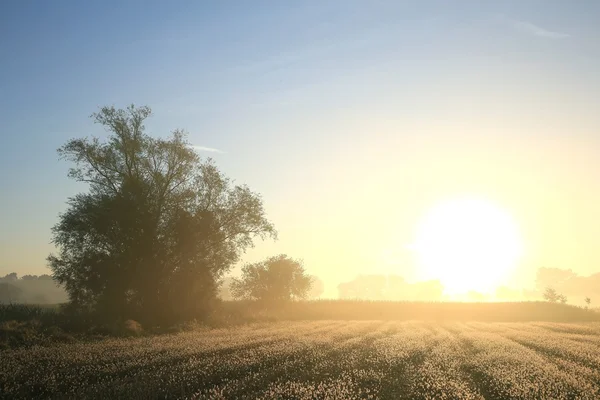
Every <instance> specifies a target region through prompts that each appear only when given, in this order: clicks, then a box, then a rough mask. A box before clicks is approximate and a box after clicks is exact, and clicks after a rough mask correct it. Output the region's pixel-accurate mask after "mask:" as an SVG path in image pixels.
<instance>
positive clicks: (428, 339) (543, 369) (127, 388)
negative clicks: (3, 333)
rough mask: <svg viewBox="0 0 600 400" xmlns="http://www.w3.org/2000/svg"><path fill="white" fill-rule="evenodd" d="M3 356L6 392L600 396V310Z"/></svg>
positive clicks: (62, 347)
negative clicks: (544, 318) (584, 318)
mask: <svg viewBox="0 0 600 400" xmlns="http://www.w3.org/2000/svg"><path fill="white" fill-rule="evenodd" d="M0 360H1V362H0V394H1V395H2V397H3V398H73V399H82V398H112V399H118V398H140V399H150V398H187V399H255V398H256V399H354V398H356V399H359V398H360V399H363V398H364V399H368V398H371V399H378V398H379V399H483V398H485V399H599V398H600V323H595V322H592V323H579V324H575V323H550V322H539V323H536V322H529V323H482V322H465V323H463V322H438V323H436V322H413V321H408V322H400V321H314V322H272V323H259V324H249V325H245V326H240V327H234V328H226V329H197V330H193V331H187V332H181V333H176V334H168V335H159V336H148V337H141V338H125V339H115V338H113V339H106V340H102V341H97V342H92V343H75V344H56V345H51V346H46V347H40V346H34V347H29V348H21V349H12V350H4V351H2V352H0Z"/></svg>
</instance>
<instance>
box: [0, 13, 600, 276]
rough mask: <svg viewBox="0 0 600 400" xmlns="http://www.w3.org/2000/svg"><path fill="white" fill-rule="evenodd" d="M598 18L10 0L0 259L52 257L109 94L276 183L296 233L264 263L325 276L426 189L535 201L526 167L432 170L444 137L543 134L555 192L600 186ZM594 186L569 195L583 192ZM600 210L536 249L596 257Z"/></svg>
mask: <svg viewBox="0 0 600 400" xmlns="http://www.w3.org/2000/svg"><path fill="white" fill-rule="evenodd" d="M599 18H600V3H598V2H596V1H578V2H576V3H571V2H565V1H506V2H494V3H492V2H480V1H461V2H448V1H429V2H428V1H423V2H408V1H407V2H400V1H373V2H366V1H325V2H323V1H299V2H278V1H254V2H246V1H223V2H217V1H215V2H207V1H206V2H197V1H189V2H181V1H173V2H149V1H144V2H142V1H121V2H114V1H104V2H75V1H60V2H43V1H3V2H1V3H0V54H1V60H2V61H1V63H0V121H1V124H2V126H1V128H0V187H2V196H1V197H0V274H3V273H8V272H11V271H13V270H15V271H17V272H19V273H21V274H24V273H41V272H45V271H46V270H45V261H44V258H45V257H46V255H47V254H48V253H49V252H50V251H52V246H51V245H50V244H49V240H50V228H51V226H52V225H53V224H54V223H55V221H56V217H57V215H58V213H59V212H60V211H61V210H63V209H64V202H65V200H66V198H67V197H68V196H70V195H72V194H74V193H75V192H76V191H78V190H81V189H82V188H81V187H79V186H77V185H76V184H75V183H73V182H70V181H68V180H67V178H66V172H67V169H68V165H67V164H66V163H65V162H61V161H59V160H58V158H57V155H56V151H55V150H56V148H58V147H59V146H60V145H61V144H63V143H64V142H65V141H66V140H68V139H69V138H71V137H80V136H87V135H100V136H102V135H104V134H105V133H104V132H103V131H102V130H99V128H98V127H97V126H94V125H93V124H92V122H91V120H90V119H89V118H88V116H89V115H90V114H91V113H92V112H94V111H96V110H97V108H98V107H99V106H103V105H111V104H114V105H115V106H118V107H123V106H126V105H128V104H130V103H135V104H139V105H142V104H147V105H149V106H151V107H152V108H153V110H154V113H155V115H154V116H153V117H152V119H151V121H150V122H149V123H148V124H147V126H148V130H149V132H150V133H151V134H153V135H166V134H167V133H168V132H170V131H171V130H173V129H175V128H184V129H186V130H187V131H188V132H189V134H190V141H191V142H193V143H194V144H196V145H198V146H206V147H209V148H215V149H218V150H220V151H221V152H205V153H204V154H205V155H206V156H212V157H214V158H215V160H216V161H217V163H218V165H219V166H220V167H221V168H222V169H223V170H224V171H225V172H226V173H227V174H228V175H230V176H231V177H232V178H234V179H236V180H237V181H240V182H244V183H248V184H249V185H250V187H252V188H253V189H254V190H256V191H258V192H260V193H262V194H263V196H264V200H265V205H266V207H267V211H268V213H269V215H270V216H271V218H272V219H273V222H274V223H275V224H276V226H277V228H278V229H279V231H280V237H281V240H280V241H279V242H277V243H274V244H273V243H269V244H260V245H259V246H257V248H256V249H255V250H253V251H251V252H250V253H249V254H248V256H247V259H248V260H252V259H255V258H260V257H263V256H266V255H270V253H272V252H287V253H290V255H292V256H294V257H299V258H304V259H305V262H306V263H307V267H308V268H309V270H310V271H311V272H314V273H316V274H319V273H321V272H322V275H325V276H326V278H327V277H331V279H333V278H334V277H337V276H344V277H352V276H354V275H355V274H356V273H360V272H364V271H365V270H366V271H369V270H371V269H372V268H371V267H365V265H375V264H377V263H380V262H381V259H380V258H378V257H379V255H378V254H388V255H389V254H390V252H392V253H394V254H395V250H394V246H395V245H394V243H393V240H397V241H398V243H397V246H398V247H399V248H400V247H402V243H404V242H406V241H409V240H410V238H409V236H410V232H411V230H412V229H413V226H414V224H415V219H416V218H417V217H416V216H415V215H419V213H422V212H424V211H423V208H424V207H425V205H423V204H429V203H431V202H435V199H436V198H437V197H436V196H444V195H451V194H452V193H454V192H456V191H460V190H463V191H464V190H468V191H471V192H478V191H484V192H485V193H484V195H486V196H494V194H493V192H494V190H496V189H497V191H498V192H502V193H499V194H498V193H496V194H497V195H498V197H497V198H495V199H496V200H497V201H498V202H503V201H504V202H505V204H504V206H505V207H507V208H511V207H513V208H516V209H518V210H516V211H514V213H515V214H519V213H520V212H521V213H527V212H529V215H531V209H530V208H527V207H525V206H522V207H521V208H519V206H515V205H514V204H517V203H519V202H518V201H517V200H514V201H513V203H514V204H512V203H511V201H512V200H510V199H509V198H511V199H512V198H513V197H515V196H516V195H514V194H515V193H518V190H519V189H518V188H517V187H516V186H515V185H516V184H515V183H514V182H517V181H518V179H513V180H512V181H511V182H512V183H511V185H512V186H510V187H506V188H505V189H498V188H504V186H502V185H500V184H498V185H496V186H495V187H492V188H491V189H490V188H487V189H484V188H483V187H484V186H482V185H483V183H481V182H483V181H484V180H477V179H479V178H477V179H476V178H473V179H471V180H469V179H466V181H469V182H471V183H470V184H469V185H470V186H469V185H467V184H465V185H463V186H460V187H458V186H456V187H452V188H449V187H447V185H446V186H444V185H445V184H444V183H443V182H446V183H447V182H448V180H447V179H446V180H443V179H442V180H440V179H439V177H440V173H439V171H438V172H436V173H433V172H432V176H434V178H431V181H430V182H431V184H430V185H426V184H424V183H423V182H429V181H426V179H425V178H424V176H426V175H427V173H428V172H427V171H429V170H430V169H431V168H434V169H435V168H439V170H440V171H443V170H447V168H446V167H444V166H443V165H442V164H444V163H443V162H442V161H440V160H444V157H446V156H441V155H440V154H438V153H439V152H440V151H441V152H442V153H444V149H447V148H452V146H457V148H456V151H457V152H460V151H463V150H464V148H465V147H469V149H470V150H469V152H468V153H465V156H466V157H467V158H468V157H471V156H473V157H480V156H481V152H482V151H487V150H490V149H495V150H494V151H496V150H497V149H498V148H501V149H502V151H500V150H497V153H494V154H493V155H491V156H490V157H491V158H492V159H495V160H497V161H498V163H506V164H507V165H508V164H510V163H511V161H510V160H513V159H514V157H513V156H514V151H517V153H519V151H520V153H519V154H521V156H519V157H520V158H519V160H520V161H519V162H521V163H525V162H526V161H527V160H531V159H532V157H533V158H534V159H535V157H537V156H536V155H535V154H536V152H535V149H536V148H538V149H541V151H545V153H544V154H550V155H548V156H547V157H546V156H543V157H542V158H541V159H540V160H539V165H536V166H531V168H532V169H529V170H527V171H529V172H531V174H530V175H527V173H525V174H524V175H525V176H529V177H530V181H527V182H525V181H523V183H522V185H524V186H525V187H528V188H530V187H531V185H532V182H537V183H536V185H537V184H539V182H541V181H543V182H545V183H543V184H544V185H546V186H544V187H543V188H539V190H537V191H536V192H535V193H536V195H539V196H540V198H543V196H542V194H548V193H553V189H552V188H555V189H556V188H558V189H557V190H556V191H557V192H561V193H563V194H564V193H566V192H568V190H567V189H565V188H566V187H571V186H569V185H573V182H575V181H577V182H578V181H579V180H581V182H580V184H581V187H579V186H578V188H577V190H580V191H583V190H584V189H583V188H586V189H589V188H590V185H594V184H595V185H597V184H598V182H600V180H597V178H600V177H599V176H598V172H595V171H600V168H599V167H600V165H598V161H596V156H598V155H600V154H596V153H595V152H594V150H592V149H593V148H594V146H596V145H598V144H600V142H599V141H598V139H597V136H598V135H600V133H599V132H600V131H599V130H598V128H599V127H600V123H599V121H598V116H597V110H598V105H599V103H600V101H599V100H600V80H599V78H598V74H597V72H598V71H599V70H600V46H598V44H599V43H600V27H599V26H598V24H597V22H598V20H599ZM465 140H468V141H469V145H468V146H459V144H460V143H461V141H465ZM473 143H475V144H473ZM494 143H497V145H494ZM509 144H510V145H509ZM565 146H566V147H565ZM515 149H521V150H515ZM544 149H546V150H547V151H546V150H544ZM561 149H567V150H565V152H562V153H561ZM598 149H600V147H598ZM448 151H450V150H448ZM599 152H600V150H599ZM454 154H458V153H454ZM461 154H462V153H461ZM477 154H479V155H477ZM573 154H576V155H575V156H573ZM538 156H539V154H538ZM511 157H513V158H511ZM561 157H562V158H561ZM459 158H460V159H462V160H464V159H465V158H464V157H462V158H461V157H459ZM456 159H457V158H456V157H454V158H453V159H452V160H454V161H455V160H456ZM428 160H437V161H435V162H439V165H437V164H435V163H434V164H432V163H431V162H429V163H428ZM448 160H449V159H448ZM581 160H586V162H587V161H589V162H588V163H587V164H585V165H584V164H582V163H583V161H581ZM454 161H452V162H454ZM578 161H581V162H580V164H581V165H579V164H578ZM482 162H483V161H482ZM562 162H564V163H567V164H568V165H569V167H568V168H575V169H568V168H567V169H566V170H565V169H564V168H562V167H560V165H561V164H560V163H562ZM517 164H518V163H517ZM574 164H577V165H575V166H574ZM452 165H458V164H452ZM519 165H520V164H519ZM521 167H522V165H521ZM457 168H458V167H457ZM485 168H488V166H485ZM485 168H484V169H485ZM490 168H491V167H490ZM536 168H537V169H536ZM553 168H554V169H553ZM577 168H578V169H577ZM417 169H418V170H419V171H420V172H419V173H418V174H417V175H414V174H413V175H411V173H410V171H415V170H417ZM450 169H452V168H450ZM534 169H535V171H534ZM407 171H409V172H407ZM490 171H491V170H490ZM521 171H522V170H521ZM554 172H556V173H554ZM490 173H491V172H490ZM581 174H583V177H582V176H581ZM521 175H523V174H519V173H518V172H515V175H514V176H517V177H520V176H521ZM507 179H508V178H507ZM519 179H520V178H519ZM523 179H525V178H523ZM528 179H529V178H528ZM466 181H465V182H466ZM475 181H477V182H475ZM415 182H417V183H415ZM440 182H442V183H440ZM453 182H454V181H453ZM457 182H458V181H457ZM457 185H458V184H457ZM553 185H554V186H553ZM561 185H562V186H561ZM386 188H388V189H386ZM390 188H391V189H390ZM440 188H441V189H440ZM494 188H496V189H494ZM560 188H562V189H560ZM402 189H404V190H402ZM486 190H487V191H486ZM503 190H504V191H503ZM565 190H566V192H565ZM569 190H570V189H569ZM573 190H575V189H573ZM594 190H595V189H594ZM453 191H454V192H453ZM410 193H420V195H419V196H416V195H415V196H416V197H414V198H411V197H410V196H411V194H410ZM503 193H504V194H506V193H510V194H511V195H506V196H504V195H503ZM569 193H570V192H569ZM573 193H575V192H573ZM577 193H579V192H577ZM593 193H594V194H593V195H592V194H590V196H589V199H588V200H581V198H580V196H579V195H577V194H572V198H571V197H569V198H566V199H565V198H562V197H561V198H560V199H559V198H557V199H556V200H555V202H556V207H558V208H560V209H562V210H564V209H568V208H570V207H571V208H581V207H584V206H582V205H581V204H579V202H581V201H588V202H590V204H591V203H592V202H593V201H595V199H596V198H595V197H594V196H595V192H593ZM523 195H525V194H523ZM503 196H504V197H503ZM557 196H558V195H557ZM565 196H566V195H565ZM563 197H564V196H563ZM551 201H554V200H552V199H551ZM519 204H521V205H522V204H524V203H523V202H521V203H519ZM531 207H533V206H531ZM585 207H587V203H586V205H585ZM585 207H584V208H585ZM590 207H591V205H590ZM367 209H377V210H378V211H377V213H375V214H369V213H368V212H367V211H366V210H367ZM402 210H404V211H402ZM586 210H587V208H586ZM548 212H551V211H548ZM559 217H560V216H558V217H557V218H559ZM591 217H592V215H590V214H589V212H586V213H585V214H581V215H578V216H576V217H568V216H564V215H563V217H562V218H563V219H562V220H560V221H566V222H565V223H567V222H568V223H569V224H572V225H573V226H572V227H568V228H565V227H564V226H562V225H561V228H560V230H561V231H563V232H566V233H565V235H569V237H570V238H573V237H577V238H579V237H583V238H584V239H581V240H583V243H584V245H581V244H577V243H573V244H571V245H569V246H571V247H569V248H568V249H565V250H564V251H563V252H556V253H552V252H544V251H542V250H543V249H549V248H552V247H553V246H551V245H549V244H548V243H555V242H561V240H562V242H561V243H566V242H565V241H564V240H563V239H564V238H563V239H561V238H560V237H554V238H545V237H543V235H542V234H541V233H538V236H535V237H536V239H532V241H534V242H535V241H536V240H537V242H536V243H537V244H536V245H535V246H532V248H536V249H538V250H536V251H537V252H536V251H532V254H535V256H533V255H532V257H533V258H532V261H531V262H532V265H533V263H536V264H537V263H542V262H545V261H550V262H555V263H557V264H561V263H566V262H568V261H569V260H571V259H572V258H569V256H568V255H567V254H572V252H573V251H579V252H580V253H583V254H585V257H584V256H581V257H582V258H581V260H579V259H578V262H579V263H580V265H581V267H580V268H581V272H582V273H590V272H592V271H593V268H594V263H595V262H596V258H595V256H594V255H593V254H592V253H593V246H594V243H593V240H592V235H593V234H595V233H596V231H594V230H593V229H594V228H592V227H591V226H590V225H588V222H585V221H587V220H589V219H590V218H591ZM531 218H533V217H531ZM546 219H547V218H543V217H542V216H540V217H539V221H541V220H546ZM352 221H354V222H352ZM536 221H537V222H539V221H538V220H535V221H532V220H529V222H524V225H528V224H529V225H531V226H533V225H535V224H536ZM573 221H575V222H573ZM538 225H539V224H538ZM536 229H537V230H536ZM536 229H534V228H531V230H535V231H536V232H538V231H541V230H542V228H539V227H538V228H536ZM315 232H316V233H315ZM366 232H368V234H367V233H366ZM365 235H367V236H369V237H370V238H369V240H365ZM392 237H394V238H396V239H393V240H392V239H390V238H392ZM565 237H566V236H565ZM381 243H386V245H385V246H387V247H386V248H383V247H385V246H384V245H381V246H379V244H381ZM569 243H571V242H569ZM362 244H364V246H363V245H362ZM382 246H383V247H382ZM390 246H391V250H390ZM536 246H537V247H536ZM565 246H567V245H566V244H565ZM573 246H575V247H573ZM577 246H584V247H585V248H583V249H580V248H579V247H577ZM586 246H587V247H586ZM380 247H381V248H380ZM569 249H570V250H569ZM326 252H328V253H333V254H335V255H331V254H328V255H327V256H324V254H325V253H326ZM569 252H571V253H569ZM386 257H387V256H386ZM397 257H398V259H399V260H400V259H402V256H397ZM536 257H537V258H536ZM386 262H387V261H386ZM332 263H336V266H332ZM338 264H339V265H338ZM392 264H393V265H396V264H402V261H397V263H396V264H394V262H392ZM557 266H564V265H562V264H561V265H557ZM568 267H573V266H572V265H569V266H568ZM382 268H383V267H382ZM385 268H396V267H385ZM397 268H398V271H397V272H398V273H399V274H405V275H410V274H411V273H412V272H411V269H410V267H397ZM331 271H334V272H331ZM387 272H389V270H388V271H387Z"/></svg>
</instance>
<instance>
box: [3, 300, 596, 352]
mask: <svg viewBox="0 0 600 400" xmlns="http://www.w3.org/2000/svg"><path fill="white" fill-rule="evenodd" d="M314 320H396V321H408V320H422V321H435V322H445V321H463V322H465V321H479V322H527V321H546V322H591V321H600V313H598V312H595V311H590V310H585V309H583V308H580V307H575V306H570V305H565V304H556V303H554V304H553V303H547V302H521V303H443V302H439V303H436V302H431V303H427V302H394V301H361V300H317V301H303V302H291V303H288V304H279V305H278V306H277V307H267V308H264V307H261V306H260V305H259V304H258V303H256V302H247V301H225V302H222V303H220V305H219V307H218V308H217V309H216V310H214V312H213V314H212V315H210V316H209V317H208V318H204V319H203V320H202V321H201V322H196V321H191V322H187V323H182V324H179V325H176V326H168V327H142V326H141V325H140V324H139V323H138V322H136V321H133V320H127V321H117V322H114V323H111V324H98V323H97V322H95V321H94V319H93V318H92V317H91V316H90V315H84V314H72V313H69V312H67V311H66V310H64V309H63V308H62V307H61V306H60V305H51V306H48V305H43V306H35V305H26V304H9V305H0V349H2V348H4V349H7V348H15V347H28V346H32V345H53V344H55V343H61V342H73V341H76V340H79V341H89V340H97V339H102V338H104V337H106V336H143V335H150V334H157V333H161V334H164V333H174V332H179V331H189V330H194V329H196V328H198V327H200V326H203V327H213V328H223V327H229V326H234V325H244V324H249V323H257V322H275V321H314Z"/></svg>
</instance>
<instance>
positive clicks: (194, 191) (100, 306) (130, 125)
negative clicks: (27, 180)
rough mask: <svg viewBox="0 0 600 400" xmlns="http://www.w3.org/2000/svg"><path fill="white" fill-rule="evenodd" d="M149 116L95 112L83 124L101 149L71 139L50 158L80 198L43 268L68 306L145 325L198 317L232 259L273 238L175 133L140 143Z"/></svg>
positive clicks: (256, 212)
mask: <svg viewBox="0 0 600 400" xmlns="http://www.w3.org/2000/svg"><path fill="white" fill-rule="evenodd" d="M150 115H151V110H150V108H148V107H140V108H136V107H134V106H133V105H132V106H130V107H128V108H127V109H124V110H123V109H115V108H114V107H104V108H102V109H101V110H100V111H99V112H97V113H94V114H92V118H93V119H94V121H95V122H96V123H99V124H101V125H103V126H104V127H105V128H106V130H107V131H108V132H109V136H108V139H107V140H106V141H104V142H101V141H100V140H99V139H98V138H92V139H88V138H84V139H72V140H70V141H68V142H67V143H66V144H65V145H64V146H62V147H61V148H60V149H59V150H58V152H59V155H60V156H61V157H62V158H63V159H66V160H68V161H70V162H73V163H74V164H75V166H74V167H73V168H71V169H70V171H69V177H71V178H73V179H75V180H77V181H79V182H83V183H87V184H88V185H89V191H88V192H87V193H80V194H77V195H76V196H74V197H72V198H70V199H69V200H68V208H67V211H65V212H64V213H62V214H61V215H60V217H59V222H58V223H57V224H56V225H55V226H54V228H53V229H52V232H53V243H54V244H56V246H57V247H58V249H59V253H58V255H50V256H49V257H48V261H49V264H50V268H51V269H52V272H53V278H54V279H55V280H56V281H57V282H59V283H61V284H63V285H64V286H65V288H66V290H67V292H68V294H69V298H70V301H71V304H72V305H74V306H76V307H84V308H89V309H92V310H94V311H97V312H98V313H100V314H103V315H107V316H110V317H111V318H121V317H124V316H125V314H130V315H131V314H133V316H135V317H137V318H144V317H145V318H146V319H148V320H152V321H153V322H154V321H156V320H160V319H161V318H162V319H163V320H164V319H165V318H188V317H192V316H198V314H199V313H202V312H205V311H206V310H207V307H209V305H210V301H211V300H212V299H214V298H215V293H216V290H217V285H216V282H217V281H218V279H219V278H220V277H221V276H222V275H223V274H224V273H225V272H226V271H228V270H229V269H230V268H231V266H232V265H233V264H234V263H236V262H237V261H238V259H239V257H240V254H241V253H242V252H243V251H244V250H245V249H246V248H248V247H249V246H252V245H253V240H254V239H255V238H257V237H258V238H266V237H269V236H270V237H273V238H275V237H276V232H275V229H274V228H273V225H272V224H271V223H270V222H269V221H268V220H267V219H266V217H265V212H264V209H263V204H262V200H261V198H260V196H259V195H257V194H255V193H253V192H252V191H250V189H249V188H248V187H247V186H245V185H234V184H233V183H232V182H231V181H230V180H229V179H228V178H227V177H225V176H224V175H223V174H222V173H221V172H220V171H219V170H218V169H217V167H216V166H215V165H214V163H213V162H212V161H211V160H210V159H208V160H205V161H204V160H201V159H200V158H199V156H198V154H196V153H195V152H194V151H193V150H192V148H191V146H190V145H189V144H188V142H187V141H186V139H185V133H184V132H183V131H181V130H175V131H174V132H173V133H172V135H171V136H170V137H169V138H167V139H157V138H153V137H150V136H149V135H147V134H146V133H145V127H144V121H145V120H146V119H147V118H148V117H149V116H150Z"/></svg>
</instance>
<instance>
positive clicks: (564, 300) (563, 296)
mask: <svg viewBox="0 0 600 400" xmlns="http://www.w3.org/2000/svg"><path fill="white" fill-rule="evenodd" d="M558 301H560V302H561V303H562V304H567V296H565V295H564V294H559V295H558Z"/></svg>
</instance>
